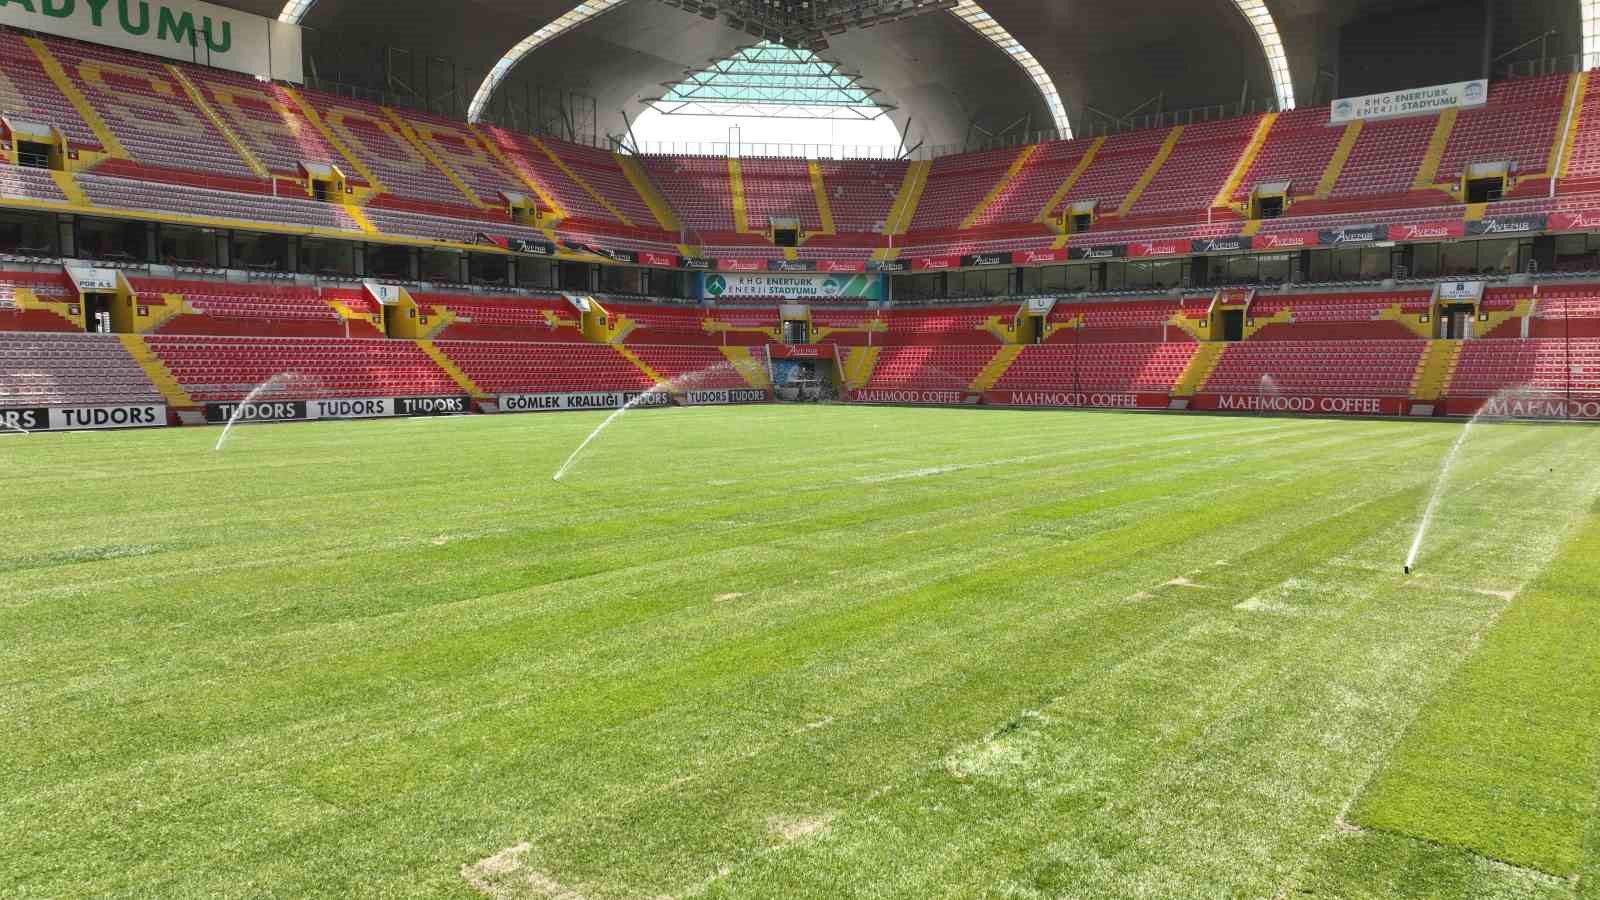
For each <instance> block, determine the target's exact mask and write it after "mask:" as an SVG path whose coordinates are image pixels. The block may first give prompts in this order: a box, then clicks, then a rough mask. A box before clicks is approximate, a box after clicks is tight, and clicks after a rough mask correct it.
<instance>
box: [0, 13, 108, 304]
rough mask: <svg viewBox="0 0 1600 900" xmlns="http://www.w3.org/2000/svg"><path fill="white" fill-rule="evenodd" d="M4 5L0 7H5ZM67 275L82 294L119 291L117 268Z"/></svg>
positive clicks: (72, 268)
mask: <svg viewBox="0 0 1600 900" xmlns="http://www.w3.org/2000/svg"><path fill="white" fill-rule="evenodd" d="M3 8H4V7H0V9H3ZM67 277H68V278H71V279H72V283H73V284H75V285H77V286H78V293H80V294H115V293H116V292H117V270H116V269H91V268H85V267H81V266H67Z"/></svg>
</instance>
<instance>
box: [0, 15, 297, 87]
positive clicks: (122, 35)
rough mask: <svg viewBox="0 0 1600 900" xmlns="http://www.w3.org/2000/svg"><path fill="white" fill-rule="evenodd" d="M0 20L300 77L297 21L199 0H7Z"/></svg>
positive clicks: (114, 44)
mask: <svg viewBox="0 0 1600 900" xmlns="http://www.w3.org/2000/svg"><path fill="white" fill-rule="evenodd" d="M0 23H3V24H6V25H11V26H14V27H17V28H29V29H32V30H34V31H42V32H44V33H46V34H57V35H61V36H62V37H69V38H76V39H77V40H80V41H88V42H89V43H91V44H106V45H108V46H111V47H121V48H122V49H124V50H135V51H138V52H140V53H148V54H150V55H152V56H165V57H168V58H169V59H181V60H186V61H188V62H194V63H199V64H200V65H205V66H215V67H216V68H219V69H231V70H233V71H235V72H243V73H245V74H246V75H259V76H261V77H263V78H271V79H277V80H279V81H293V82H296V83H299V82H302V81H304V80H305V76H304V73H303V72H302V71H301V56H300V26H298V25H289V24H286V23H283V22H279V21H277V20H276V19H268V18H265V17H263V16H255V15H251V14H250V13H244V12H239V11H238V10H233V9H227V8H225V7H221V6H216V5H213V4H210V3H201V2H199V0H11V2H0Z"/></svg>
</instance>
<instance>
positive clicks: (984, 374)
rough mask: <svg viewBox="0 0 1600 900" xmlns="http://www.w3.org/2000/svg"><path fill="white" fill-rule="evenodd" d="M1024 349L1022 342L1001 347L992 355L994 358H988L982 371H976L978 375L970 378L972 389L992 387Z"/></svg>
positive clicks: (980, 389) (980, 390)
mask: <svg viewBox="0 0 1600 900" xmlns="http://www.w3.org/2000/svg"><path fill="white" fill-rule="evenodd" d="M1025 349H1026V345H1023V344H1007V345H1006V346H1004V347H1001V348H1000V351H999V352H998V353H996V354H995V355H994V359H991V360H989V363H988V365H986V366H984V367H983V371H981V372H979V373H978V377H976V378H974V379H972V390H974V391H978V392H982V391H987V390H989V389H990V388H992V387H994V385H995V382H997V381H999V380H1000V379H1001V378H1003V377H1005V374H1006V370H1007V369H1010V368H1011V364H1012V363H1014V362H1016V361H1017V357H1018V356H1021V355H1022V351H1023V350H1025Z"/></svg>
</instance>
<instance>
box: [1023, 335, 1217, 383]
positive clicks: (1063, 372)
mask: <svg viewBox="0 0 1600 900" xmlns="http://www.w3.org/2000/svg"><path fill="white" fill-rule="evenodd" d="M1198 346H1199V345H1198V344H1197V343H1195V342H1193V341H1186V342H1181V343H1164V344H1121V343H1092V344H1081V345H1078V346H1062V345H1052V344H1044V345H1038V346H1032V347H1027V348H1025V349H1023V351H1022V353H1021V354H1019V355H1018V356H1017V358H1016V360H1015V361H1013V362H1012V363H1011V367H1010V368H1008V369H1006V371H1005V374H1004V375H1002V376H1001V377H1000V379H999V380H998V381H996V382H995V385H994V386H995V388H996V389H1001V390H1062V389H1071V390H1085V391H1115V392H1135V393H1138V392H1153V393H1163V394H1164V393H1168V392H1170V391H1171V390H1172V388H1173V386H1174V385H1176V384H1177V382H1178V378H1179V377H1180V376H1182V375H1183V371H1184V369H1185V368H1186V367H1187V366H1188V365H1189V360H1190V359H1191V358H1193V356H1194V353H1195V349H1196V348H1197V347H1198Z"/></svg>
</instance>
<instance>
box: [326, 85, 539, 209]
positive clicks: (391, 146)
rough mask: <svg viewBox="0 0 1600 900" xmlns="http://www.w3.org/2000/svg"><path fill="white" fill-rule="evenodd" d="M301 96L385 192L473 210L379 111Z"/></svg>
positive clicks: (343, 100) (337, 99)
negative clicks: (468, 207)
mask: <svg viewBox="0 0 1600 900" xmlns="http://www.w3.org/2000/svg"><path fill="white" fill-rule="evenodd" d="M305 97H306V100H307V102H309V103H311V104H312V105H313V106H315V107H316V110H317V114H318V116H320V117H321V119H322V122H323V123H324V124H325V125H327V127H328V130H329V131H331V132H332V133H333V134H334V136H335V137H337V138H338V139H339V143H340V144H341V145H342V146H343V147H344V148H345V149H346V150H347V151H349V152H350V153H351V154H352V155H353V156H354V157H355V158H356V160H358V161H359V162H360V163H361V164H362V165H363V166H365V167H366V170H367V171H368V172H371V173H372V176H373V177H374V178H376V179H377V181H378V184H379V185H380V186H381V187H382V188H383V190H384V191H386V192H387V193H389V194H392V195H396V196H399V197H403V198H407V199H411V200H418V201H423V202H425V203H430V204H437V205H439V206H443V207H466V206H470V205H471V200H470V199H469V198H468V197H467V195H466V194H464V193H462V191H461V190H460V189H459V188H457V187H456V186H455V185H454V184H452V183H451V182H450V179H448V178H446V177H445V174H444V173H443V172H442V171H440V170H439V169H438V167H436V166H434V164H433V163H431V162H429V161H428V158H427V157H426V156H425V155H424V154H423V152H422V150H421V149H420V148H418V147H417V145H415V144H413V143H412V142H411V141H410V139H408V138H407V137H406V136H405V134H404V133H403V132H402V131H401V128H400V125H399V124H397V123H396V122H395V121H394V119H392V118H391V117H390V116H389V114H388V113H387V112H385V110H384V109H383V108H382V107H379V106H376V105H374V104H371V103H365V102H363V101H360V100H352V99H348V98H344V97H330V96H327V95H324V94H313V93H307V94H306V95H305ZM506 183H507V184H509V178H508V179H507V182H506Z"/></svg>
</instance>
